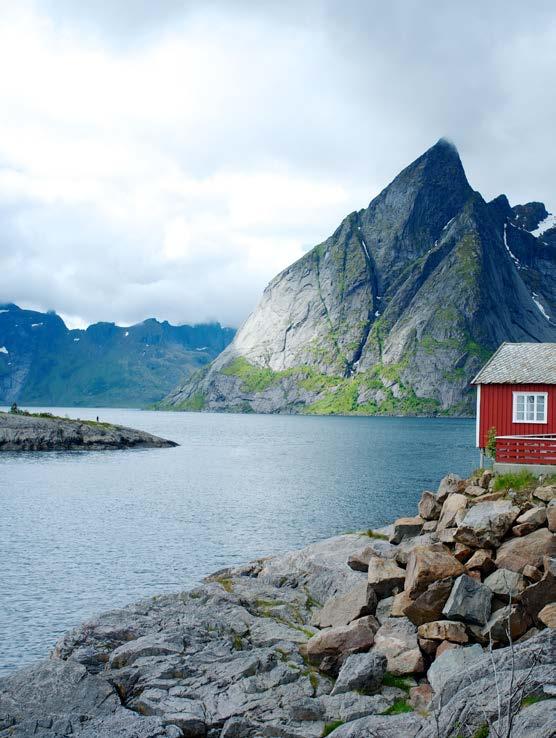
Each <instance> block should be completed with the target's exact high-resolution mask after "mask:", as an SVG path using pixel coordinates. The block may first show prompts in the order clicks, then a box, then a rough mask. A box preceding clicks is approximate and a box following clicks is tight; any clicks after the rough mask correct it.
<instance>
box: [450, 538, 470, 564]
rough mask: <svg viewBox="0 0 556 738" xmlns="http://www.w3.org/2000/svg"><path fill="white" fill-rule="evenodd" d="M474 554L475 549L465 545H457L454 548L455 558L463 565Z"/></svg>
mask: <svg viewBox="0 0 556 738" xmlns="http://www.w3.org/2000/svg"><path fill="white" fill-rule="evenodd" d="M472 554H473V549H472V548H470V547H469V546H468V545H467V544H465V543H456V545H455V546H454V556H455V557H456V559H457V560H458V561H461V563H462V564H465V562H466V561H467V559H469V558H470V557H471V555H472Z"/></svg>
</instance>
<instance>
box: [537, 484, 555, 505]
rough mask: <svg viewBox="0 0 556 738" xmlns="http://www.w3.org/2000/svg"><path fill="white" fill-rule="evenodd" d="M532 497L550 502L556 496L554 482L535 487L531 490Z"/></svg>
mask: <svg viewBox="0 0 556 738" xmlns="http://www.w3.org/2000/svg"><path fill="white" fill-rule="evenodd" d="M533 497H536V498H537V499H538V500H542V501H543V502H550V500H554V499H555V498H556V484H552V485H550V486H548V487H537V489H536V490H535V491H534V492H533Z"/></svg>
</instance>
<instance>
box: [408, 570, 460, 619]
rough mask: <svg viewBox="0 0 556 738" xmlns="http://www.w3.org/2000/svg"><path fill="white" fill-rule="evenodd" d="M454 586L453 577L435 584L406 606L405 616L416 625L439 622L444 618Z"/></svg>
mask: <svg viewBox="0 0 556 738" xmlns="http://www.w3.org/2000/svg"><path fill="white" fill-rule="evenodd" d="M452 584H453V579H452V577H447V578H446V579H440V580H438V581H436V582H433V583H432V584H430V585H429V587H428V588H427V589H426V590H425V591H424V592H423V593H422V594H420V595H419V596H418V597H417V599H415V600H413V601H412V602H411V603H410V604H409V605H407V606H406V608H405V609H404V611H403V614H404V615H405V616H406V617H407V618H409V620H411V622H412V623H413V624H414V625H422V624H423V623H429V622H432V621H433V620H438V619H439V618H440V617H441V616H442V608H443V607H444V605H445V604H446V600H447V599H448V597H449V595H450V592H451V591H452Z"/></svg>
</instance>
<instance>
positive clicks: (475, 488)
mask: <svg viewBox="0 0 556 738" xmlns="http://www.w3.org/2000/svg"><path fill="white" fill-rule="evenodd" d="M465 494H466V495H468V496H469V497H480V496H481V495H484V494H485V487H481V486H480V485H478V484H470V485H468V486H467V487H466V488H465Z"/></svg>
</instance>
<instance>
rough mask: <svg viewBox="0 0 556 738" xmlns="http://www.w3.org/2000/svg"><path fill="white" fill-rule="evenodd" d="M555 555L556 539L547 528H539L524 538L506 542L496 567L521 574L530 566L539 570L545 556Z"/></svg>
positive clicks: (497, 556) (499, 551) (501, 549)
mask: <svg viewBox="0 0 556 738" xmlns="http://www.w3.org/2000/svg"><path fill="white" fill-rule="evenodd" d="M555 553H556V538H555V537H554V535H553V534H552V533H551V532H550V531H549V530H548V529H547V528H539V529H538V530H536V531H534V532H533V533H529V535H527V536H523V537H522V538H511V539H510V540H508V541H505V542H504V543H503V544H502V545H501V546H500V548H499V549H498V552H497V554H496V566H497V567H498V568H499V569H511V570H512V571H519V572H521V571H523V568H524V567H525V566H527V565H528V564H529V565H530V566H536V567H537V568H539V567H540V566H541V564H542V560H543V556H546V555H552V556H554V554H555Z"/></svg>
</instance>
